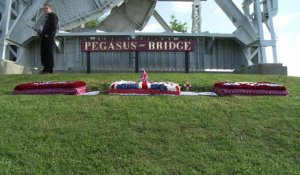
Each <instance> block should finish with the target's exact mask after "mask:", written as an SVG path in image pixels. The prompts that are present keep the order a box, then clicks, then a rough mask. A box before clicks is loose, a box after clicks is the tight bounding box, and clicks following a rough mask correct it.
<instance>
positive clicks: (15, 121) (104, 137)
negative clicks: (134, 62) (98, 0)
mask: <svg viewBox="0 0 300 175" xmlns="http://www.w3.org/2000/svg"><path fill="white" fill-rule="evenodd" d="M139 76H140V75H139V74H89V75H87V74H53V75H0V111H1V112H0V174H12V175H15V174H255V175H256V174H270V175H273V174H284V175H285V174H300V78H296V77H285V76H260V75H234V74H167V73H163V74H159V73H150V74H149V76H150V78H151V80H153V81H173V82H177V83H184V82H186V81H190V82H191V85H192V90H197V91H210V90H211V88H212V86H213V84H214V83H215V82H217V81H271V82H275V83H278V84H283V85H285V86H286V87H287V88H288V90H289V92H290V95H289V96H288V97H267V96H256V97H247V96H246V97H245V96H230V97H205V96H194V97H188V96H181V97H180V96H179V97H178V96H174V97H173V96H112V95H107V94H102V95H97V96H63V95H54V96H39V95H35V96H30V95H19V96H13V95H11V94H12V90H13V88H14V86H16V85H17V84H20V83H25V82H33V81H67V80H82V81H86V82H87V84H88V89H89V90H99V89H101V90H102V91H105V90H107V86H108V85H109V84H110V83H111V82H113V81H118V80H122V79H123V80H138V79H139Z"/></svg>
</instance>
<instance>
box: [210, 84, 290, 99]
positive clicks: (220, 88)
mask: <svg viewBox="0 0 300 175" xmlns="http://www.w3.org/2000/svg"><path fill="white" fill-rule="evenodd" d="M214 91H215V93H217V94H218V95H221V96H224V95H280V96H286V95H288V94H289V93H288V91H287V89H286V87H285V86H283V85H279V84H276V83H271V82H218V83H215V84H214Z"/></svg>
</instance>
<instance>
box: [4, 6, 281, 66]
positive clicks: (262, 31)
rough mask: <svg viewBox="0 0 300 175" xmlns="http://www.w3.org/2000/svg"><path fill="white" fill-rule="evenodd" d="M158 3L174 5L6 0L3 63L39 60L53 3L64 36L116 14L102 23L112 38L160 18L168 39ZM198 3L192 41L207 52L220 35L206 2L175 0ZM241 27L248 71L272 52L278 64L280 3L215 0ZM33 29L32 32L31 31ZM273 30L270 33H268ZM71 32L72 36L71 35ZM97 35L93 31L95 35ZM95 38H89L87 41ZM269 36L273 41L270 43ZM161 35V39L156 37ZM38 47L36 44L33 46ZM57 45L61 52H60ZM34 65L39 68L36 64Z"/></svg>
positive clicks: (239, 34) (240, 38) (239, 37)
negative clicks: (209, 25) (41, 33)
mask: <svg viewBox="0 0 300 175" xmlns="http://www.w3.org/2000/svg"><path fill="white" fill-rule="evenodd" d="M157 1H171V0H87V1H82V0H63V1H61V0H5V1H0V34H1V37H0V60H11V61H14V62H15V63H18V64H27V63H28V62H30V57H37V54H36V53H35V52H34V53H33V52H32V47H34V46H33V45H35V44H36V43H37V41H36V32H35V31H34V30H32V28H39V27H40V21H41V18H42V16H43V11H42V7H43V4H44V3H46V2H49V3H52V5H53V8H54V9H55V12H56V13H57V14H58V16H59V18H60V22H59V26H60V32H59V33H58V36H68V37H71V36H81V35H82V33H81V34H80V33H78V32H76V33H75V32H73V31H74V30H73V29H74V28H78V27H79V26H81V25H82V24H84V23H86V22H88V21H90V20H93V19H97V18H99V17H101V16H103V15H104V14H105V13H107V12H110V14H109V15H108V16H106V17H105V19H104V20H103V21H102V23H101V26H100V28H99V29H100V30H103V31H105V32H107V33H106V34H107V35H112V34H119V35H125V34H126V35H127V34H128V35H131V34H132V33H134V32H135V31H136V30H142V29H143V28H144V27H145V26H146V25H147V22H148V21H149V19H150V17H152V16H154V18H155V19H156V20H157V21H158V22H159V24H160V25H161V26H162V27H163V28H164V30H165V32H164V33H163V35H168V36H173V35H174V36H175V35H176V36H178V34H173V31H172V29H171V28H170V27H169V26H168V24H167V22H165V21H164V20H163V18H162V17H161V16H160V14H159V13H160V12H158V11H156V9H155V6H156V3H157ZM173 1H186V2H192V4H193V5H192V11H191V15H192V21H193V23H192V31H191V33H190V34H188V35H189V36H193V37H197V36H199V37H201V36H203V37H207V38H208V39H207V40H206V41H205V42H206V44H205V45H206V47H208V50H209V47H212V46H213V44H214V42H215V38H216V37H217V35H214V34H209V35H207V34H204V33H202V32H201V20H202V19H201V3H205V2H202V1H206V0H173ZM214 1H215V3H216V4H217V5H218V6H219V7H220V8H221V9H222V10H223V12H224V13H225V14H226V15H227V17H228V18H229V19H230V21H231V22H232V23H233V24H234V26H235V27H236V30H235V31H234V32H233V34H232V35H233V36H234V37H235V39H236V40H237V42H238V43H240V44H241V46H242V47H240V48H241V50H242V53H243V55H244V58H245V59H246V64H247V66H249V65H253V64H260V63H268V61H267V53H266V48H268V47H269V48H271V49H272V58H273V60H272V61H271V62H270V63H277V62H278V60H277V51H276V35H275V31H274V25H273V17H274V16H275V15H276V14H277V11H278V0H244V1H243V4H242V6H243V8H242V10H240V9H239V8H238V7H237V5H236V4H235V3H234V2H233V1H232V0H214ZM31 27H32V28H31ZM266 29H267V30H266ZM66 32H67V33H68V34H67V35H65V34H66ZM89 34H90V35H91V36H92V35H97V34H95V33H93V32H90V33H89ZM89 34H86V33H85V34H84V35H85V36H87V35H89ZM101 35H103V34H101ZM266 35H267V36H270V37H269V38H268V39H266V38H267V37H266ZM155 36H159V34H155ZM33 43H35V44H33ZM59 44H60V43H59V42H58V43H57V47H58V49H59V48H60V46H59ZM33 66H34V65H33Z"/></svg>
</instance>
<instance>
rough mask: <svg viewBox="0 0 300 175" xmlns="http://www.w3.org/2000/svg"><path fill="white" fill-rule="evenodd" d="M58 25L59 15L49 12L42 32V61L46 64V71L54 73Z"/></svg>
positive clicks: (44, 70)
mask: <svg viewBox="0 0 300 175" xmlns="http://www.w3.org/2000/svg"><path fill="white" fill-rule="evenodd" d="M57 25H58V17H57V16H56V14H55V13H49V14H48V15H47V20H46V23H45V25H44V27H43V30H42V32H41V34H40V36H41V38H42V41H41V61H42V65H43V66H44V69H43V72H44V73H53V67H54V58H53V46H54V37H55V34H56V30H57Z"/></svg>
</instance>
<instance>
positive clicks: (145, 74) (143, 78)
mask: <svg viewBox="0 0 300 175" xmlns="http://www.w3.org/2000/svg"><path fill="white" fill-rule="evenodd" d="M148 79H149V76H148V74H147V72H146V71H145V69H143V72H142V75H141V80H142V81H143V82H148Z"/></svg>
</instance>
